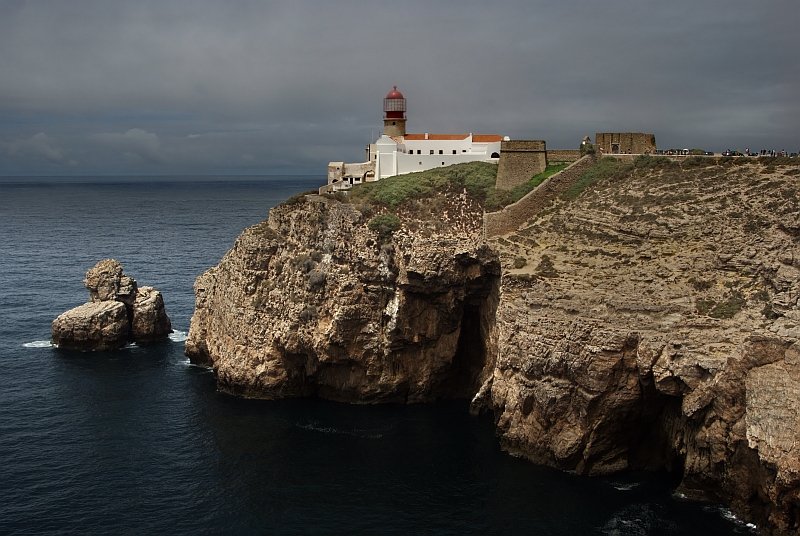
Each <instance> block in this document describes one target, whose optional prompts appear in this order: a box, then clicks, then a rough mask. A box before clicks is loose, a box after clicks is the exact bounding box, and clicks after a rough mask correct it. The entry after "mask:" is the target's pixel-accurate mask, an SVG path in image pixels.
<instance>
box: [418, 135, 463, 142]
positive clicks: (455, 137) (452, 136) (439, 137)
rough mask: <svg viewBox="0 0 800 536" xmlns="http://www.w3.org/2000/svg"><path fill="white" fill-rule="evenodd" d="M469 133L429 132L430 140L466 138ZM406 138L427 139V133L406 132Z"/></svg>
mask: <svg viewBox="0 0 800 536" xmlns="http://www.w3.org/2000/svg"><path fill="white" fill-rule="evenodd" d="M468 137H469V134H428V139H429V140H438V141H447V140H465V139H467V138H468ZM404 138H405V139H407V140H411V141H421V140H425V134H406V135H405V136H404Z"/></svg>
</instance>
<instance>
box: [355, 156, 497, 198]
mask: <svg viewBox="0 0 800 536" xmlns="http://www.w3.org/2000/svg"><path fill="white" fill-rule="evenodd" d="M496 179H497V166H496V165H494V164H489V163H486V162H469V163H467V164H456V165H453V166H448V167H443V168H436V169H431V170H428V171H422V172H419V173H408V174H406V175H397V176H395V177H387V178H385V179H381V180H379V181H377V182H368V183H366V184H361V185H359V186H355V187H353V189H352V190H351V191H350V197H351V199H352V201H353V202H354V203H361V204H365V203H366V204H376V205H384V206H388V207H389V208H391V209H393V208H396V207H398V206H400V205H402V204H403V203H406V202H408V201H411V200H414V199H421V198H424V197H429V196H431V195H433V194H439V193H446V192H459V193H460V192H462V191H463V190H464V189H466V190H467V192H468V193H469V194H471V195H473V196H474V197H476V198H478V199H480V200H484V199H486V197H487V192H488V191H489V190H493V189H494V183H495V180H496Z"/></svg>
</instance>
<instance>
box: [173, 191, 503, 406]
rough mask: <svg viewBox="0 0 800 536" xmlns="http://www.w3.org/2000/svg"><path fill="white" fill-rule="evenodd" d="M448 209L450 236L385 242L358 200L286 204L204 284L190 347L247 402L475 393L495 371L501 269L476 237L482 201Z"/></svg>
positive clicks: (402, 236) (407, 236)
mask: <svg viewBox="0 0 800 536" xmlns="http://www.w3.org/2000/svg"><path fill="white" fill-rule="evenodd" d="M447 212H448V213H449V214H451V215H452V217H453V218H454V222H455V221H456V217H457V218H458V223H457V224H454V225H453V226H451V227H449V228H448V229H447V230H446V231H441V232H435V233H434V232H429V233H426V234H428V235H429V236H428V237H427V238H425V237H423V236H422V234H420V233H416V234H414V233H411V232H410V231H408V230H407V229H400V230H399V231H398V232H396V233H395V235H394V237H393V240H392V241H390V242H386V243H384V244H381V243H379V238H378V236H377V235H376V234H375V233H374V232H372V231H370V230H369V229H368V228H367V221H368V219H369V218H367V217H365V216H363V215H362V214H361V212H359V210H357V209H356V207H354V206H353V205H351V204H346V203H340V202H338V201H335V200H331V199H326V198H323V197H319V196H310V197H308V198H305V199H304V200H303V201H302V202H301V203H300V204H299V205H293V206H286V205H282V206H279V207H276V208H275V209H273V210H272V211H270V217H269V220H268V221H267V222H264V223H262V224H260V225H257V226H255V227H252V228H250V229H247V230H246V231H245V232H244V233H242V235H241V236H240V237H239V238H238V239H237V241H236V244H235V246H234V247H233V249H231V250H230V251H229V252H228V254H227V255H225V257H224V258H223V259H222V262H220V264H219V265H218V266H217V267H215V268H212V269H211V270H209V271H207V272H206V273H204V274H203V275H202V276H201V277H199V278H198V280H197V282H196V283H195V292H196V294H197V304H196V309H195V314H194V317H193V318H192V324H191V329H190V332H189V337H188V340H187V341H186V353H187V354H188V355H189V356H190V357H191V359H192V361H193V362H196V363H202V364H208V365H211V366H213V367H214V370H215V372H216V375H217V380H218V384H219V388H220V389H221V390H223V391H227V392H230V393H233V394H238V395H242V396H248V397H258V398H276V397H284V396H298V395H317V396H322V397H326V398H331V399H337V400H347V401H357V402H377V401H408V402H420V401H428V400H435V399H438V398H443V397H451V396H469V395H471V394H472V393H473V392H474V391H475V390H477V386H478V385H480V383H481V382H482V381H484V380H485V378H484V376H485V374H486V371H489V370H490V367H488V366H486V364H487V356H488V355H491V353H492V352H487V349H486V345H487V344H488V341H490V340H491V336H490V334H489V331H490V329H491V327H492V325H493V323H492V322H491V319H492V318H493V317H494V308H496V305H497V295H498V282H499V275H500V265H499V262H498V258H497V255H496V254H495V253H494V252H493V251H492V250H491V249H489V247H487V246H486V245H485V244H482V243H480V242H479V241H476V237H477V236H479V232H478V230H479V225H480V212H479V210H477V209H476V207H475V206H474V203H473V202H471V201H470V200H468V199H467V198H466V196H463V197H462V198H459V199H455V200H453V201H452V203H450V206H449V207H448V210H447ZM465 328H466V329H465Z"/></svg>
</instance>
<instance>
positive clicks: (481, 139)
mask: <svg viewBox="0 0 800 536" xmlns="http://www.w3.org/2000/svg"><path fill="white" fill-rule="evenodd" d="M472 141H474V142H477V143H492V142H495V141H503V136H498V135H497V134H473V135H472Z"/></svg>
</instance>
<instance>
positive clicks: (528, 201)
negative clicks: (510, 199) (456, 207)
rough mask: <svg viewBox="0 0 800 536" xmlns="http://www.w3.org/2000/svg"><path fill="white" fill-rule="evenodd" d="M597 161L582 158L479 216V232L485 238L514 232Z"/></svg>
mask: <svg viewBox="0 0 800 536" xmlns="http://www.w3.org/2000/svg"><path fill="white" fill-rule="evenodd" d="M596 161H597V159H596V158H595V156H594V155H586V156H584V157H583V158H581V159H580V160H578V161H577V162H575V163H573V164H572V165H571V166H569V167H567V168H566V169H564V170H563V171H560V172H559V173H556V174H555V175H553V176H552V177H549V178H548V179H546V180H545V181H544V182H543V183H542V184H540V185H539V186H537V187H536V188H534V189H533V191H531V192H530V193H529V194H528V195H526V196H525V197H523V198H522V199H520V200H519V201H517V202H516V203H514V204H513V205H508V206H507V207H505V208H504V209H503V210H501V211H498V212H487V213H486V214H484V215H483V231H484V234H485V236H486V238H491V237H493V236H498V235H503V234H506V233H510V232H512V231H516V230H517V229H519V228H520V226H521V225H522V224H523V223H525V222H526V221H528V220H529V219H530V218H532V217H533V216H535V215H536V214H537V213H538V212H539V211H541V210H542V209H543V208H544V207H546V206H547V204H548V203H550V201H552V200H553V199H555V198H556V197H558V196H559V195H561V194H562V193H564V192H565V191H567V189H569V187H570V186H572V185H573V184H575V181H577V180H578V177H580V176H581V174H582V173H583V172H584V171H586V170H587V169H589V168H590V167H592V166H593V165H594V163H595V162H596Z"/></svg>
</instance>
